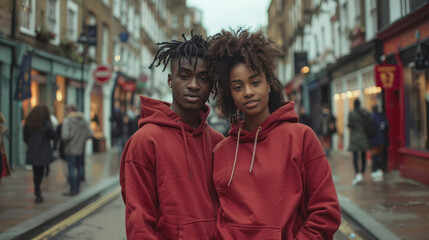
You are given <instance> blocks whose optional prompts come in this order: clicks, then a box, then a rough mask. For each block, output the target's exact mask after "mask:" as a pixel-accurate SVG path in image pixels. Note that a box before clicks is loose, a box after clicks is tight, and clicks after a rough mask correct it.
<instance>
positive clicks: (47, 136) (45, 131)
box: [24, 105, 56, 203]
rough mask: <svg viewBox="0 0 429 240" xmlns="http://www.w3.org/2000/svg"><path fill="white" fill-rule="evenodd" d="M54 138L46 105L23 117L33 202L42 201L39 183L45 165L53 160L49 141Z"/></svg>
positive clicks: (35, 108) (39, 106) (37, 107)
mask: <svg viewBox="0 0 429 240" xmlns="http://www.w3.org/2000/svg"><path fill="white" fill-rule="evenodd" d="M55 139H56V134H55V131H54V128H53V127H52V123H51V118H50V114H49V109H48V107H47V106H45V105H38V106H36V107H34V108H33V109H32V110H31V111H30V112H29V113H28V116H27V117H26V118H25V123H24V142H25V143H26V144H27V154H26V164H28V165H31V166H32V168H33V183H34V194H35V195H36V199H35V203H42V202H43V197H42V191H41V188H40V185H41V183H42V179H43V176H44V170H45V169H46V166H47V165H49V164H50V163H51V162H52V161H53V160H54V156H53V152H52V145H51V141H52V140H54V141H55Z"/></svg>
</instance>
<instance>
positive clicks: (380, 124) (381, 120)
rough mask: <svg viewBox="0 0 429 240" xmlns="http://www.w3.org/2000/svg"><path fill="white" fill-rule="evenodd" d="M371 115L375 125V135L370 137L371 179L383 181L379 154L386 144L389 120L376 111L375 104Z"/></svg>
mask: <svg viewBox="0 0 429 240" xmlns="http://www.w3.org/2000/svg"><path fill="white" fill-rule="evenodd" d="M371 117H372V119H373V120H374V122H375V125H376V126H377V131H376V134H375V136H374V137H373V138H371V139H370V145H371V158H372V173H371V178H372V179H373V181H375V182H378V181H383V170H382V168H383V167H382V164H383V163H382V161H381V155H382V153H383V150H384V148H385V147H386V146H387V145H388V144H387V140H388V138H387V130H388V129H389V122H388V121H387V118H386V116H385V115H384V114H383V113H382V112H379V111H378V106H377V105H375V106H373V107H372V114H371Z"/></svg>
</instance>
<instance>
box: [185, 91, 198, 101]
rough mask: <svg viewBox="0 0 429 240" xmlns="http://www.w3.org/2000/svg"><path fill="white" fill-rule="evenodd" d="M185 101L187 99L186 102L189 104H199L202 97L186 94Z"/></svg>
mask: <svg viewBox="0 0 429 240" xmlns="http://www.w3.org/2000/svg"><path fill="white" fill-rule="evenodd" d="M185 99H186V101H188V102H192V103H194V102H198V101H200V99H201V97H200V95H198V94H194V93H186V94H185Z"/></svg>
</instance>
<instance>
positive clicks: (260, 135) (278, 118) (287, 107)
mask: <svg viewBox="0 0 429 240" xmlns="http://www.w3.org/2000/svg"><path fill="white" fill-rule="evenodd" d="M294 106H295V104H294V103H293V102H285V103H284V105H283V106H282V107H280V108H279V109H277V110H276V111H274V112H273V113H271V114H270V116H269V117H268V118H267V119H265V121H263V122H262V124H261V125H260V126H259V127H258V128H257V129H254V130H253V131H252V132H248V131H246V130H244V127H243V124H244V121H242V122H239V123H238V124H232V127H231V131H230V132H229V134H230V135H231V137H232V138H234V139H235V140H236V141H237V145H236V148H235V157H234V165H233V166H232V171H231V176H230V178H229V182H228V186H229V185H231V182H232V179H233V177H234V172H235V166H236V164H237V156H238V152H239V147H240V141H242V142H252V141H253V142H254V144H253V152H252V159H251V161H250V167H249V173H252V171H253V164H254V163H255V154H256V147H257V144H258V141H262V140H263V139H265V138H266V137H267V135H268V133H269V132H270V131H271V130H272V129H274V128H275V127H277V126H278V125H280V124H281V123H283V122H291V123H297V122H298V115H297V114H296V112H295V110H294Z"/></svg>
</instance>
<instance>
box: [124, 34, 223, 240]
mask: <svg viewBox="0 0 429 240" xmlns="http://www.w3.org/2000/svg"><path fill="white" fill-rule="evenodd" d="M184 40H185V41H184V42H180V41H173V42H163V43H159V44H158V45H160V46H161V47H160V49H159V50H158V52H157V54H156V56H155V59H154V62H153V63H152V65H151V66H150V67H153V64H154V63H155V62H156V61H157V60H158V64H157V65H156V66H159V65H160V64H161V62H162V63H163V64H164V70H165V68H166V67H167V65H168V63H169V61H170V60H171V68H170V69H171V73H170V74H169V75H168V86H169V87H170V88H171V89H172V94H173V102H172V103H171V104H169V103H166V102H162V101H157V100H154V99H151V98H147V97H143V96H141V101H142V104H141V118H140V120H139V130H137V132H136V133H135V134H134V135H133V136H132V137H131V138H130V139H129V141H128V142H127V144H126V146H125V148H124V152H123V154H122V159H121V169H120V183H121V187H122V197H123V200H124V203H125V208H126V213H125V219H126V220H125V221H126V232H127V237H128V239H199V240H200V239H212V237H213V234H214V230H215V217H216V208H217V198H216V193H215V190H214V187H213V182H212V175H211V174H212V149H213V148H214V146H215V145H216V144H217V143H218V142H219V141H221V140H222V139H223V136H222V135H221V134H220V133H218V132H216V131H215V130H213V129H212V128H211V127H209V126H208V124H207V122H206V118H207V116H208V114H209V108H208V106H207V105H205V102H206V101H207V99H208V97H209V94H210V91H211V89H212V86H213V84H212V82H211V80H210V79H208V77H207V70H208V69H207V66H206V62H205V54H206V50H207V49H208V43H207V41H206V40H204V39H203V38H202V36H201V35H193V34H192V33H191V39H189V40H187V39H186V38H185V37H184Z"/></svg>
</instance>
